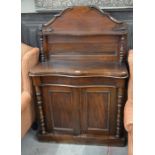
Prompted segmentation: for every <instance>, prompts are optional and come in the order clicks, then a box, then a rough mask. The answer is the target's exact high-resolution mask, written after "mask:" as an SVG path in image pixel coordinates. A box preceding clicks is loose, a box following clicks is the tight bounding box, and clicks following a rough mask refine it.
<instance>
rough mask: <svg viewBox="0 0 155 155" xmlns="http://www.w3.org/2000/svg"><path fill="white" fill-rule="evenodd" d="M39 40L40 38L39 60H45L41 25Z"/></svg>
mask: <svg viewBox="0 0 155 155" xmlns="http://www.w3.org/2000/svg"><path fill="white" fill-rule="evenodd" d="M39 31H40V32H39V40H40V61H41V62H45V61H46V57H45V53H44V48H43V32H42V27H40V28H39Z"/></svg>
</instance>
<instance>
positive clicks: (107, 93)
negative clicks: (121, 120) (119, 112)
mask: <svg viewBox="0 0 155 155" xmlns="http://www.w3.org/2000/svg"><path fill="white" fill-rule="evenodd" d="M115 102H116V88H115V87H108V86H105V87H89V88H83V89H82V90H81V122H82V124H81V132H82V133H87V134H89V133H90V134H105V135H114V134H115V131H116V129H115V122H116V103H115Z"/></svg>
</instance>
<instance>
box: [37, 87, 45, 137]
mask: <svg viewBox="0 0 155 155" xmlns="http://www.w3.org/2000/svg"><path fill="white" fill-rule="evenodd" d="M35 92H36V99H37V108H38V115H39V118H38V119H39V124H40V133H41V134H45V133H46V130H45V121H44V120H45V118H44V113H43V107H42V97H41V91H40V88H39V87H38V86H35Z"/></svg>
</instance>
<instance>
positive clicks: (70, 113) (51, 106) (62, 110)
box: [42, 86, 80, 135]
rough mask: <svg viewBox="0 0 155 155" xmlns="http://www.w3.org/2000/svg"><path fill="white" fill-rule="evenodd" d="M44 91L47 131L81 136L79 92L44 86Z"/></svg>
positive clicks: (65, 88)
mask: <svg viewBox="0 0 155 155" xmlns="http://www.w3.org/2000/svg"><path fill="white" fill-rule="evenodd" d="M42 90H43V100H44V111H45V117H46V119H45V121H46V128H47V131H48V132H52V133H63V134H74V135H76V134H79V132H80V129H79V127H80V125H79V93H78V91H77V90H76V89H75V88H69V87H62V86H44V87H43V89H42Z"/></svg>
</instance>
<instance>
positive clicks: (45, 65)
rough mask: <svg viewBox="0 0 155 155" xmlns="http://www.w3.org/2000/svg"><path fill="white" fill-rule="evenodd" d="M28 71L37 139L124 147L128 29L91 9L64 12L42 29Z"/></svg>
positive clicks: (93, 8) (76, 8) (71, 9)
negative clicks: (36, 61)
mask: <svg viewBox="0 0 155 155" xmlns="http://www.w3.org/2000/svg"><path fill="white" fill-rule="evenodd" d="M40 43H41V49H40V60H41V63H39V64H38V65H36V66H35V67H34V68H32V69H31V70H30V76H31V77H32V80H33V85H34V87H35V93H36V96H37V103H36V109H37V110H38V115H37V117H38V121H39V133H38V138H39V139H40V140H47V141H52V140H53V141H56V142H74V143H87V144H106V145H124V144H125V132H124V128H123V107H124V103H125V100H126V89H125V86H126V79H127V77H128V71H127V68H126V47H127V27H126V24H125V23H122V22H120V21H117V20H116V19H114V18H112V17H111V16H110V15H109V14H107V13H104V12H102V11H100V10H98V9H97V8H95V7H72V8H68V9H66V10H65V11H63V12H62V13H60V14H59V15H57V16H56V17H55V18H54V19H52V20H51V21H49V22H48V23H46V24H44V25H43V27H42V29H41V30H40Z"/></svg>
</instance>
